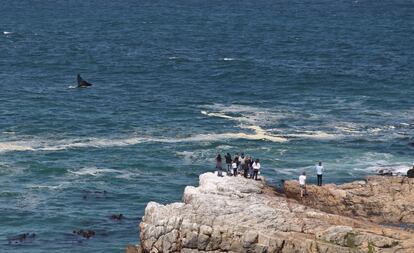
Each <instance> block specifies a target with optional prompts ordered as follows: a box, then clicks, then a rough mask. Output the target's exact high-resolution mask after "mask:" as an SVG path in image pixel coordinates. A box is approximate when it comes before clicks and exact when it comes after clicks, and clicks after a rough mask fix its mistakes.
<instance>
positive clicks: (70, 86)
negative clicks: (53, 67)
mask: <svg viewBox="0 0 414 253" xmlns="http://www.w3.org/2000/svg"><path fill="white" fill-rule="evenodd" d="M76 88H78V86H76V85H69V86H68V89H76Z"/></svg>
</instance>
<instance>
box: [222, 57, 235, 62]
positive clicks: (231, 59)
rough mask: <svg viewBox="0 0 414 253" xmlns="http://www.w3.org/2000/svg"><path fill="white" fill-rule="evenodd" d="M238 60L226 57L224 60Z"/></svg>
mask: <svg viewBox="0 0 414 253" xmlns="http://www.w3.org/2000/svg"><path fill="white" fill-rule="evenodd" d="M234 60H236V59H235V58H229V57H225V58H223V61H234Z"/></svg>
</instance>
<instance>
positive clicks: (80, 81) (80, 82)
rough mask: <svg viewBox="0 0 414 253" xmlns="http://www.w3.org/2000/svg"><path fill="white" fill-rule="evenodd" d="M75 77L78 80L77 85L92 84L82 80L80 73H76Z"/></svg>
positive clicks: (86, 85) (85, 85)
mask: <svg viewBox="0 0 414 253" xmlns="http://www.w3.org/2000/svg"><path fill="white" fill-rule="evenodd" d="M76 79H77V81H78V87H88V86H92V84H91V83H88V82H87V81H85V80H83V79H82V77H81V76H80V74H78V75H77V76H76Z"/></svg>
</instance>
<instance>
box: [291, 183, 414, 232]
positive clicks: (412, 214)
mask: <svg viewBox="0 0 414 253" xmlns="http://www.w3.org/2000/svg"><path fill="white" fill-rule="evenodd" d="M284 190H285V194H286V195H287V196H288V197H290V198H295V199H298V200H299V199H300V198H299V185H298V182H296V181H286V182H285V184H284ZM307 192H308V196H306V197H305V198H303V199H302V200H301V203H302V204H304V205H306V206H311V207H313V208H317V209H319V210H322V211H324V212H328V213H333V214H339V215H344V216H347V217H361V218H365V219H368V220H370V221H373V222H377V223H390V224H400V223H410V224H413V223H414V202H413V200H414V178H407V177H400V176H398V177H397V176H395V177H394V176H393V177H388V176H387V177H384V176H372V177H368V178H367V179H366V180H364V181H356V182H352V183H348V184H343V185H339V186H336V185H334V184H328V185H323V186H321V187H319V186H316V185H308V186H307Z"/></svg>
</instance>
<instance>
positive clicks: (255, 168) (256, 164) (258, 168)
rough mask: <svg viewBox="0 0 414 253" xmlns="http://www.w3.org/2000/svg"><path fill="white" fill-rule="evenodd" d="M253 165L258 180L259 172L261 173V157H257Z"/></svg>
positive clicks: (254, 175)
mask: <svg viewBox="0 0 414 253" xmlns="http://www.w3.org/2000/svg"><path fill="white" fill-rule="evenodd" d="M252 167H253V178H254V180H257V174H259V170H260V163H259V159H256V161H255V162H254V163H253V165H252Z"/></svg>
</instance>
